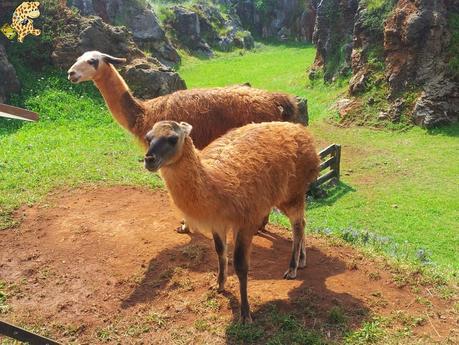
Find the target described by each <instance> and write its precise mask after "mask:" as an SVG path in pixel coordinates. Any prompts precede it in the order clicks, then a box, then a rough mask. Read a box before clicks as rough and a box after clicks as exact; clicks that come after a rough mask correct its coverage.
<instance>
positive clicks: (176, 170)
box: [161, 137, 211, 218]
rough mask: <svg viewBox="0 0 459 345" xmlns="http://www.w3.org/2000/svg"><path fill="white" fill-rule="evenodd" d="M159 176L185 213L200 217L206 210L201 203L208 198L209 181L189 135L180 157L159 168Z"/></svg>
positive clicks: (176, 203)
mask: <svg viewBox="0 0 459 345" xmlns="http://www.w3.org/2000/svg"><path fill="white" fill-rule="evenodd" d="M161 176H162V177H163V178H164V180H165V182H166V185H167V188H168V189H169V192H170V194H171V197H172V199H173V200H174V203H175V205H176V206H177V207H178V208H179V209H180V210H181V211H182V212H183V213H184V214H185V215H188V216H191V217H193V218H200V217H201V216H202V215H201V213H202V212H203V211H204V213H206V212H207V211H208V209H206V208H205V207H202V205H201V203H202V202H203V201H204V200H207V199H208V198H207V196H208V195H209V194H210V188H211V181H210V179H209V178H208V174H207V173H206V171H205V168H204V166H203V164H202V162H201V160H200V158H199V156H198V151H197V150H196V149H195V147H194V145H193V142H192V141H191V139H190V138H189V137H187V138H186V139H185V143H184V144H183V152H182V156H181V157H180V159H179V160H178V161H177V162H174V163H173V164H171V165H167V166H164V167H163V168H161Z"/></svg>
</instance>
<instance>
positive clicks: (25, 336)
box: [0, 320, 61, 345]
mask: <svg viewBox="0 0 459 345" xmlns="http://www.w3.org/2000/svg"><path fill="white" fill-rule="evenodd" d="M0 334H3V335H6V336H7V337H10V338H13V339H16V340H19V341H23V342H27V343H29V344H31V345H61V343H58V342H57V341H54V340H51V339H48V338H46V337H42V336H41V335H38V334H35V333H32V332H29V331H27V330H25V329H23V328H20V327H18V326H14V325H12V324H9V323H7V322H5V321H2V320H0Z"/></svg>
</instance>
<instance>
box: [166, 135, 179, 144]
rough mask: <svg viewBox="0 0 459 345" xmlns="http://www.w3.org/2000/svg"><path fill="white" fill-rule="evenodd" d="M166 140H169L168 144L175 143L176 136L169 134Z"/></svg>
mask: <svg viewBox="0 0 459 345" xmlns="http://www.w3.org/2000/svg"><path fill="white" fill-rule="evenodd" d="M167 141H169V144H171V145H175V144H177V141H178V136H176V135H173V136H170V137H169V138H167Z"/></svg>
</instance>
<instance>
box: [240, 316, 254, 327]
mask: <svg viewBox="0 0 459 345" xmlns="http://www.w3.org/2000/svg"><path fill="white" fill-rule="evenodd" d="M241 323H242V324H243V325H250V324H252V323H253V320H252V316H250V315H248V316H241Z"/></svg>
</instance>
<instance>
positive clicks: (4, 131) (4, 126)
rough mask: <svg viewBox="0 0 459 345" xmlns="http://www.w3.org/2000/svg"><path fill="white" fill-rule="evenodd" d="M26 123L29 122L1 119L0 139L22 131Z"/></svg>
mask: <svg viewBox="0 0 459 345" xmlns="http://www.w3.org/2000/svg"><path fill="white" fill-rule="evenodd" d="M26 123H27V122H24V121H20V120H12V119H6V118H3V117H0V139H1V138H2V137H3V136H6V135H9V134H12V133H15V132H16V131H18V130H20V129H21V128H22V127H23V126H24V124H26Z"/></svg>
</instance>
